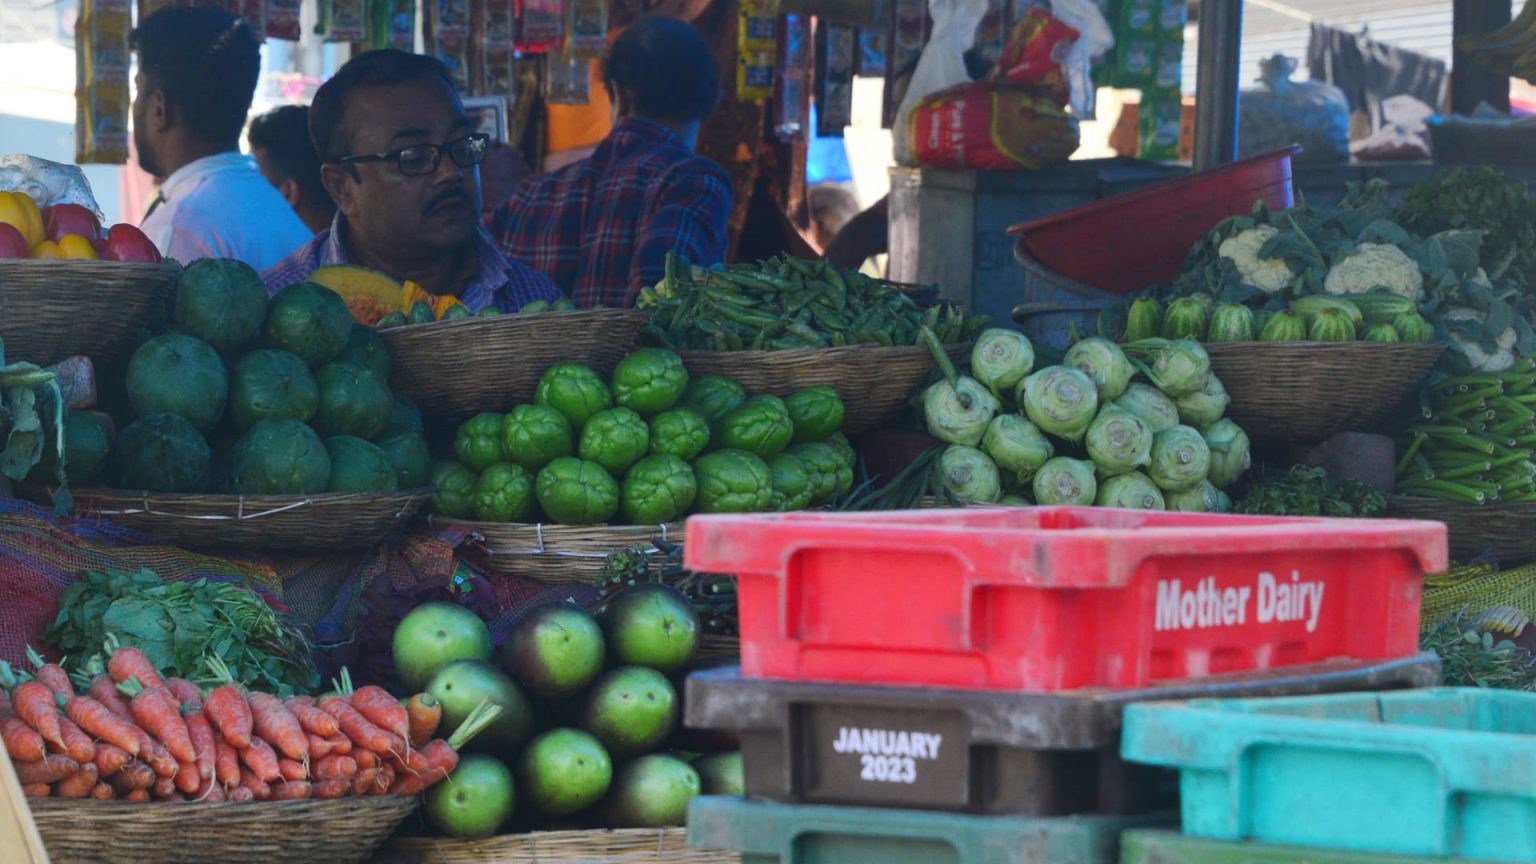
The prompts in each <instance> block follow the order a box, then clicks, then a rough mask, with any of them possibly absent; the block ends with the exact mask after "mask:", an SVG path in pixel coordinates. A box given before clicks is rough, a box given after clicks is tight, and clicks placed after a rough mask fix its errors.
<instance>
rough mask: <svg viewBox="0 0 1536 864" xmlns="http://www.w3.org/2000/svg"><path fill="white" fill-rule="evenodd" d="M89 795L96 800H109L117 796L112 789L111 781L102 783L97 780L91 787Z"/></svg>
mask: <svg viewBox="0 0 1536 864" xmlns="http://www.w3.org/2000/svg"><path fill="white" fill-rule="evenodd" d="M91 797H92V798H94V799H96V800H97V801H111V800H112V799H113V798H116V797H117V793H116V792H114V791H113V790H112V784H111V783H104V782H102V781H100V780H98V781H96V785H95V786H94V787H92V788H91Z"/></svg>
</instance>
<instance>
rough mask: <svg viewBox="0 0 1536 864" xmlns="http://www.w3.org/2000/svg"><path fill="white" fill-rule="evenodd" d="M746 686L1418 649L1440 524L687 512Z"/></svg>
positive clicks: (1073, 681) (700, 565)
mask: <svg viewBox="0 0 1536 864" xmlns="http://www.w3.org/2000/svg"><path fill="white" fill-rule="evenodd" d="M687 530H688V546H687V549H686V551H685V562H686V566H687V567H688V568H689V569H691V570H695V571H698V572H709V573H732V574H736V575H737V577H738V597H739V610H740V616H739V617H740V623H741V643H742V645H741V654H742V672H743V674H744V675H746V676H747V677H751V678H777V679H785V680H808V681H835V682H842V683H865V684H895V685H899V684H906V685H914V686H934V687H957V688H967V689H982V690H1025V691H1037V692H1049V691H1059V690H1072V689H1077V688H1083V687H1143V686H1146V685H1148V684H1150V683H1153V682H1157V681H1167V680H1178V679H1184V678H1193V677H1203V676H1209V675H1220V674H1224V673H1231V672H1242V671H1248V670H1254V669H1267V668H1276V667H1283V666H1293V665H1301V664H1306V663H1313V662H1320V661H1324V660H1330V659H1338V658H1349V659H1355V660H1389V659H1397V658H1403V657H1409V656H1412V655H1413V654H1414V653H1415V652H1416V651H1417V642H1418V627H1419V600H1420V593H1421V590H1422V581H1423V576H1424V574H1425V573H1430V572H1435V571H1438V570H1442V569H1444V567H1445V565H1446V551H1445V544H1446V537H1445V526H1443V525H1441V524H1439V523H1436V522H1408V521H1393V520H1379V519H1370V520H1345V519H1292V518H1271V517H1257V516H1227V515H1217V514H1203V513H1163V512H1150V511H1140V510H1112V509H1106V508H1069V507H1062V508H1053V507H1034V508H1007V509H990V508H963V509H954V510H920V511H909V512H894V513H877V514H868V513H785V514H777V515H735V516H723V515H722V516H695V517H693V518H691V519H689V520H688V524H687Z"/></svg>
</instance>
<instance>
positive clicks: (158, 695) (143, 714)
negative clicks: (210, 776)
mask: <svg viewBox="0 0 1536 864" xmlns="http://www.w3.org/2000/svg"><path fill="white" fill-rule="evenodd" d="M117 686H118V689H119V690H122V691H123V692H124V693H126V694H128V695H129V696H131V697H133V698H132V699H131V700H130V701H129V703H128V707H129V708H131V709H133V719H134V720H136V721H138V724H139V726H141V727H143V728H144V729H145V730H146V731H147V732H149V733H150V734H151V735H153V736H155V738H157V739H159V741H160V743H161V744H164V745H165V749H166V750H168V751H170V754H171V756H173V757H175V759H176V761H177V762H196V761H197V748H196V747H193V746H192V736H191V735H190V734H189V733H188V732H187V721H186V720H184V719H182V716H181V706H180V705H179V704H177V702H176V697H175V696H172V695H171V691H169V690H167V689H165V688H164V687H144V686H142V685H139V684H135V683H133V682H129V683H127V684H119V685H117Z"/></svg>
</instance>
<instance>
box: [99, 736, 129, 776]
mask: <svg viewBox="0 0 1536 864" xmlns="http://www.w3.org/2000/svg"><path fill="white" fill-rule="evenodd" d="M130 758H132V757H130V756H129V755H128V753H127V752H126V751H124V750H123V748H121V747H117V746H115V745H112V744H107V743H105V742H102V743H100V744H97V745H96V759H95V760H94V761H95V763H96V774H97V776H98V777H100V778H102V779H103V780H105V779H106V778H108V777H111V776H112V775H113V774H116V773H117V772H119V771H121V770H123V766H124V765H127V764H128V760H129V759H130Z"/></svg>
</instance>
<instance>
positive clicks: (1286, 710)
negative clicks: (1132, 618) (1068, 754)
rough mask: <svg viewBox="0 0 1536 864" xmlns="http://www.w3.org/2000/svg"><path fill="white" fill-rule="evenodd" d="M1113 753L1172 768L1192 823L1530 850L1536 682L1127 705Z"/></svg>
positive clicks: (1364, 845) (1331, 837) (1455, 847)
mask: <svg viewBox="0 0 1536 864" xmlns="http://www.w3.org/2000/svg"><path fill="white" fill-rule="evenodd" d="M1121 753H1122V755H1123V756H1124V758H1125V759H1126V760H1127V761H1132V762H1143V763H1147V764H1152V765H1164V766H1169V767H1173V768H1178V769H1180V778H1179V790H1180V797H1181V799H1182V808H1183V827H1184V833H1185V834H1188V835H1191V836H1195V837H1207V838H1212V839H1217V840H1255V841H1260V842H1265V843H1282V844H1293V845H1299V846H1309V847H1314V848H1322V849H1339V850H1347V851H1360V852H1389V853H1396V854H1403V855H1423V856H1458V855H1459V856H1461V857H1463V858H1471V859H1477V860H1483V861H1511V862H1513V861H1536V694H1529V693H1514V692H1508V691H1493V690H1478V689H1450V688H1446V689H1436V690H1411V691H1406V692H1398V693H1380V694H1377V693H1359V694H1348V695H1339V696H1312V697H1302V698H1281V699H1238V700H1229V701H1216V700H1197V701H1192V702H1174V703H1156V704H1141V705H1132V706H1130V707H1128V708H1127V709H1126V712H1125V722H1124V732H1123V736H1122V741H1121Z"/></svg>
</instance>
